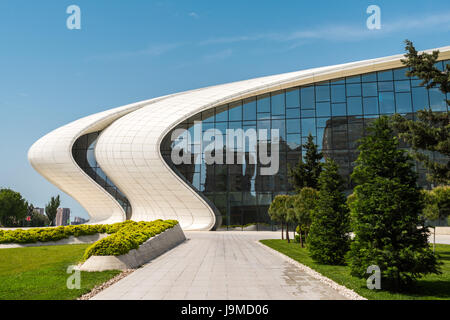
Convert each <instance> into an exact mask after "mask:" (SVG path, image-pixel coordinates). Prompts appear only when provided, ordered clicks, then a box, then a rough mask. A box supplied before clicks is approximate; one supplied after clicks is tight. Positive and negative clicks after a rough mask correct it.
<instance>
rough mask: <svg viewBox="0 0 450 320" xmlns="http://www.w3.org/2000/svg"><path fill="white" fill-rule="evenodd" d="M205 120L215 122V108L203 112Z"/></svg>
mask: <svg viewBox="0 0 450 320" xmlns="http://www.w3.org/2000/svg"><path fill="white" fill-rule="evenodd" d="M202 121H203V122H214V109H211V110H206V111H203V112H202Z"/></svg>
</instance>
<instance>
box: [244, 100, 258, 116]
mask: <svg viewBox="0 0 450 320" xmlns="http://www.w3.org/2000/svg"><path fill="white" fill-rule="evenodd" d="M244 120H256V99H255V98H252V99H246V100H244Z"/></svg>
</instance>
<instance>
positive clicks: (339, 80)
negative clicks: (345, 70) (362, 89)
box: [330, 78, 345, 84]
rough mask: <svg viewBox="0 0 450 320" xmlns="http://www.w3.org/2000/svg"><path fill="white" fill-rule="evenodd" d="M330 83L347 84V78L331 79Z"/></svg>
mask: <svg viewBox="0 0 450 320" xmlns="http://www.w3.org/2000/svg"><path fill="white" fill-rule="evenodd" d="M330 83H332V84H345V78H339V79H333V80H330Z"/></svg>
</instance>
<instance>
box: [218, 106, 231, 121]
mask: <svg viewBox="0 0 450 320" xmlns="http://www.w3.org/2000/svg"><path fill="white" fill-rule="evenodd" d="M216 121H219V122H220V121H228V106H227V105H226V106H221V107H217V108H216Z"/></svg>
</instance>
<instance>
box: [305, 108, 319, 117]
mask: <svg viewBox="0 0 450 320" xmlns="http://www.w3.org/2000/svg"><path fill="white" fill-rule="evenodd" d="M315 116H316V111H315V110H314V109H309V110H303V109H302V118H311V117H315Z"/></svg>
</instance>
